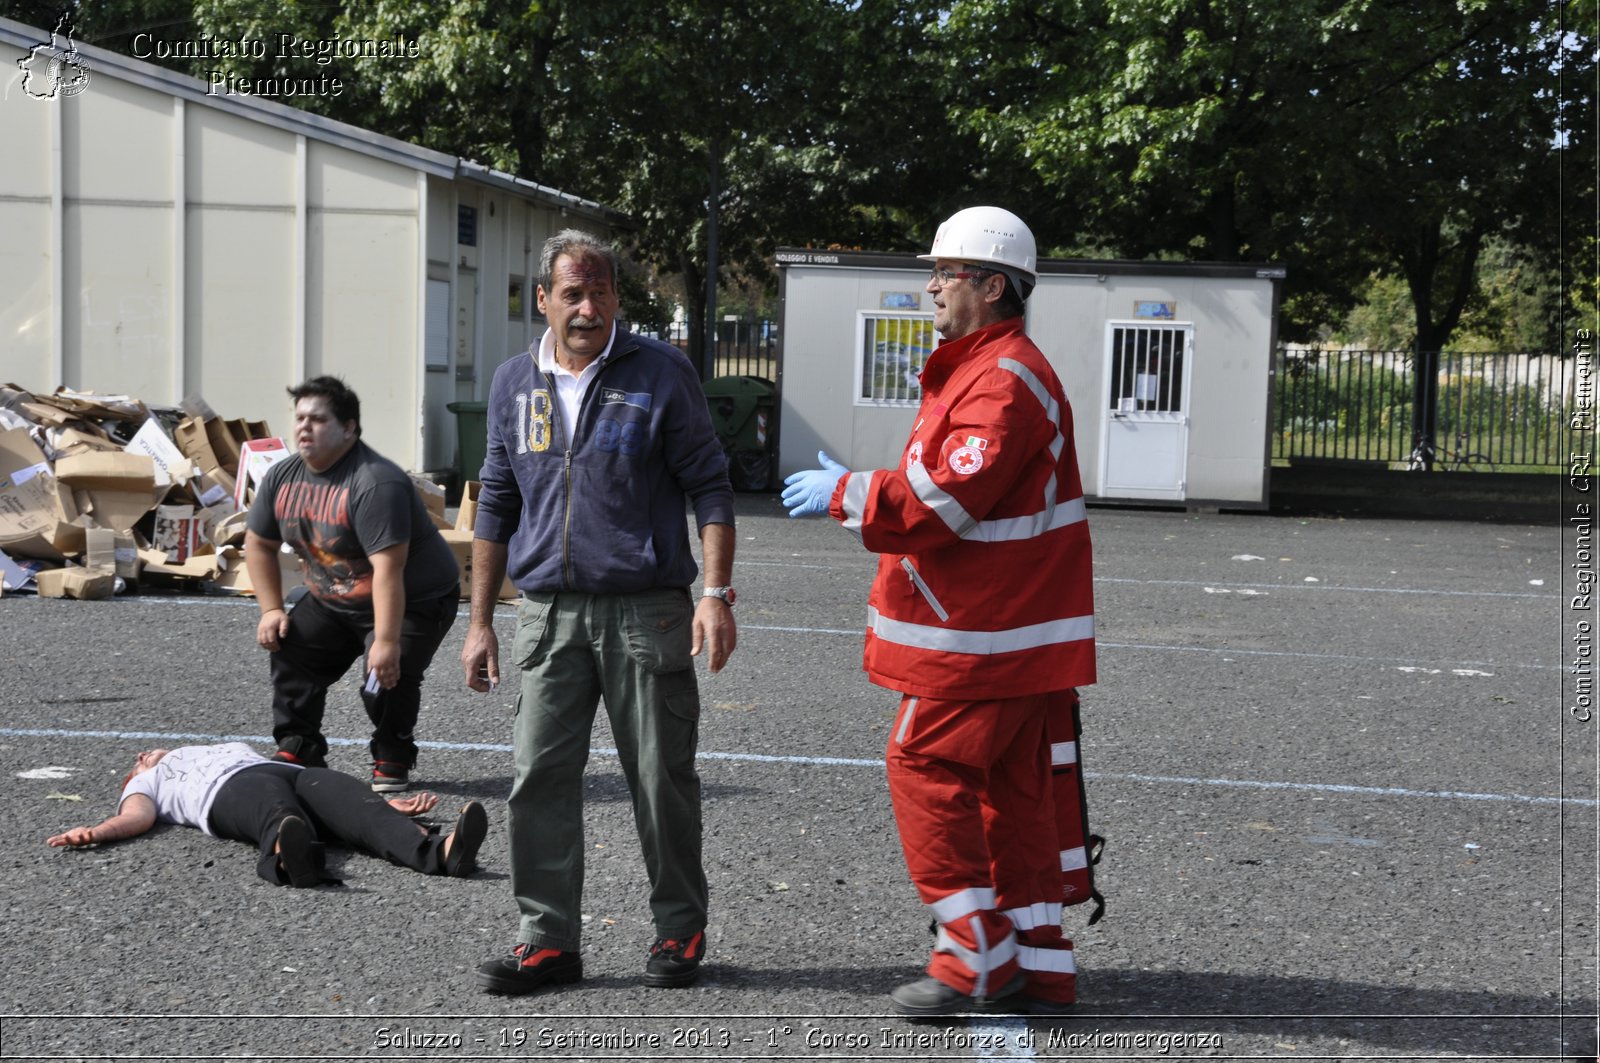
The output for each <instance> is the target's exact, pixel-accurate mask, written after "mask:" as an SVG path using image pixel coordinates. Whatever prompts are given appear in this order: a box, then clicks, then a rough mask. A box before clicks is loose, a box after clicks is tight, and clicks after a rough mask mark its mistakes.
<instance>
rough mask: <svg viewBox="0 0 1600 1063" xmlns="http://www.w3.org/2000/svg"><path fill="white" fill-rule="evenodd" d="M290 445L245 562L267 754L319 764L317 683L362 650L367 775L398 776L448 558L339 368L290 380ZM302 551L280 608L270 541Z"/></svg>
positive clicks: (446, 588)
mask: <svg viewBox="0 0 1600 1063" xmlns="http://www.w3.org/2000/svg"><path fill="white" fill-rule="evenodd" d="M289 395H290V396H291V397H292V398H293V399H294V400H295V406H294V443H295V451H296V453H295V455H294V456H292V457H290V458H287V459H285V460H283V461H280V462H278V463H277V464H276V465H274V466H272V468H271V469H269V470H267V473H266V475H265V476H264V477H262V481H261V484H260V486H259V488H258V489H257V491H256V496H255V500H254V501H253V502H252V503H251V504H250V517H249V523H248V525H247V531H246V533H245V565H246V567H247V568H248V569H249V572H250V581H251V582H252V583H253V584H254V585H255V591H256V602H257V604H259V605H260V607H261V620H260V622H259V623H258V624H257V625H256V642H257V644H258V645H260V646H261V647H262V648H263V649H265V650H267V651H268V652H270V653H271V655H272V714H273V727H272V736H273V738H274V739H276V740H277V743H278V752H277V753H276V754H275V757H276V759H279V760H284V761H287V762H289V763H291V764H303V765H306V766H308V767H322V766H324V764H325V758H326V756H327V752H328V741H327V739H326V738H324V737H323V734H322V713H323V709H324V707H325V705H326V701H327V691H328V687H330V686H332V685H333V684H334V683H335V682H336V681H338V679H339V677H340V676H342V675H344V673H345V671H346V670H347V669H349V667H350V665H351V663H352V662H354V661H356V660H359V659H361V658H362V657H363V656H364V657H365V659H366V666H365V668H363V669H362V674H363V677H364V682H363V685H362V691H361V700H362V702H363V703H364V704H365V705H366V707H367V715H368V716H370V717H371V718H372V727H373V730H372V742H371V744H370V747H369V748H370V749H371V751H372V761H373V765H372V788H373V789H374V790H378V791H395V790H404V789H405V788H406V786H407V785H408V784H409V782H410V778H411V769H412V768H413V767H414V766H415V765H416V762H417V744H416V741H415V740H414V738H413V735H412V732H413V731H414V730H415V728H416V725H417V712H418V709H419V708H420V707H421V704H422V677H423V675H424V673H426V672H427V669H428V664H429V663H430V662H431V661H432V660H433V655H434V653H435V652H436V651H437V650H438V648H439V643H441V642H443V641H444V636H445V633H446V632H448V631H449V630H450V625H451V624H452V623H454V622H455V618H456V609H457V603H458V602H459V598H460V585H461V583H460V579H461V576H460V568H459V567H458V566H457V564H456V560H455V555H454V554H453V553H451V551H450V547H449V546H448V545H447V544H446V543H445V541H444V539H443V538H441V537H440V535H439V530H438V529H437V528H435V527H434V525H433V521H432V519H431V518H430V517H429V516H428V510H427V507H426V506H425V505H424V504H423V501H422V498H421V496H420V495H418V494H417V491H416V488H415V487H413V486H412V483H411V479H410V478H409V477H408V476H407V475H406V474H405V473H404V472H402V471H401V469H400V467H399V466H398V465H396V464H395V463H394V462H392V461H390V460H389V459H388V458H385V457H383V456H381V455H380V454H378V453H377V452H376V451H375V450H373V449H372V448H371V447H369V446H367V445H366V444H365V443H363V442H361V400H360V399H358V398H357V397H356V394H355V392H353V391H351V390H350V389H349V387H347V386H346V385H345V383H344V381H342V380H340V379H339V378H338V377H331V376H319V377H315V378H313V379H311V380H307V381H306V382H305V383H303V384H300V385H299V386H298V387H293V388H290V389H289ZM283 543H288V544H289V546H290V547H292V548H293V549H294V552H295V553H296V554H298V555H299V556H300V559H301V560H302V561H303V562H304V563H305V580H306V588H307V589H308V590H309V591H310V592H311V593H310V594H308V595H307V596H306V597H305V598H303V599H301V601H300V603H299V604H298V605H296V606H295V609H294V612H293V613H285V612H284V609H283V581H282V579H281V578H280V576H279V571H278V558H277V552H278V549H279V547H280V545H281V544H283Z"/></svg>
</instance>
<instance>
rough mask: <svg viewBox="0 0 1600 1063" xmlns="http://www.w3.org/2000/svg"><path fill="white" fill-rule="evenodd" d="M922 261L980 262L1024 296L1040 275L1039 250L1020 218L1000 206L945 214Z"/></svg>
mask: <svg viewBox="0 0 1600 1063" xmlns="http://www.w3.org/2000/svg"><path fill="white" fill-rule="evenodd" d="M917 257H918V258H920V259H921V260H922V261H924V262H934V261H937V260H938V259H941V258H953V259H959V260H961V261H962V262H976V263H983V264H985V265H988V266H990V267H992V268H994V269H997V270H999V271H1000V272H1002V273H1004V274H1005V275H1006V276H1007V277H1009V278H1011V282H1012V284H1013V285H1015V286H1016V288H1017V294H1018V295H1020V296H1022V297H1023V298H1024V299H1026V298H1027V297H1028V293H1029V292H1031V291H1032V290H1033V286H1034V284H1035V283H1037V282H1038V279H1039V263H1038V250H1037V248H1036V246H1035V245H1034V242H1033V233H1032V231H1030V230H1029V229H1028V226H1027V225H1026V224H1025V223H1024V222H1023V220H1022V219H1021V218H1019V217H1017V216H1016V215H1015V214H1013V213H1011V212H1010V211H1009V210H1006V209H1005V208H1003V207H968V208H967V209H965V210H958V211H956V212H955V213H954V214H952V215H950V217H948V218H946V219H945V221H944V224H943V225H941V226H939V231H938V232H937V233H935V234H934V236H933V250H931V251H929V252H928V253H927V254H925V255H918V256H917Z"/></svg>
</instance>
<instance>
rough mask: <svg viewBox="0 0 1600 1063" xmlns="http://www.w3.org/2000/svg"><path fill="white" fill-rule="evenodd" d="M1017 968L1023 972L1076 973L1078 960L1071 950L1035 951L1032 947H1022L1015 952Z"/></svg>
mask: <svg viewBox="0 0 1600 1063" xmlns="http://www.w3.org/2000/svg"><path fill="white" fill-rule="evenodd" d="M1017 966H1019V967H1021V968H1022V969H1023V970H1024V971H1054V972H1056V973H1057V974H1077V973H1078V960H1077V957H1076V956H1075V955H1074V954H1073V951H1072V950H1071V949H1036V948H1034V947H1033V946H1032V945H1023V946H1022V947H1021V948H1019V949H1018V950H1017Z"/></svg>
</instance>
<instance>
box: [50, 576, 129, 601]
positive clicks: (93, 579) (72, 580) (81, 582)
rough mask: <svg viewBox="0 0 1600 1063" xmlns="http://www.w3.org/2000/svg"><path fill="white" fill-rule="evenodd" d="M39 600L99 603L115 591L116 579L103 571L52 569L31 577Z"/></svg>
mask: <svg viewBox="0 0 1600 1063" xmlns="http://www.w3.org/2000/svg"><path fill="white" fill-rule="evenodd" d="M33 582H34V584H35V585H36V586H37V587H38V588H39V597H41V598H77V599H79V600H81V601H86V602H93V601H101V600H103V599H106V598H109V597H111V595H112V594H113V593H114V592H115V591H116V587H117V577H116V575H115V574H114V573H112V572H108V571H105V570H103V569H88V568H52V569H48V570H46V571H44V572H41V573H39V574H38V575H36V576H34V577H33Z"/></svg>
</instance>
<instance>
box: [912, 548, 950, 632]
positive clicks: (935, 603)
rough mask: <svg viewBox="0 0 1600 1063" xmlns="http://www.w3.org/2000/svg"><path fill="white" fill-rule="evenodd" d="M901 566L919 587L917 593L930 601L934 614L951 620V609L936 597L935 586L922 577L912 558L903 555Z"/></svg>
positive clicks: (929, 606)
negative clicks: (931, 585)
mask: <svg viewBox="0 0 1600 1063" xmlns="http://www.w3.org/2000/svg"><path fill="white" fill-rule="evenodd" d="M900 567H901V568H903V569H905V570H906V575H908V576H910V577H911V582H912V584H913V585H914V586H915V587H916V588H917V593H919V594H921V595H922V600H923V601H925V602H927V603H928V608H930V609H932V610H933V615H934V616H936V617H938V618H939V619H940V620H949V619H950V613H949V611H948V610H946V609H945V607H944V606H943V605H941V604H940V603H939V599H938V598H935V597H934V595H933V588H932V587H929V586H928V583H927V581H926V580H924V579H923V578H922V573H920V572H918V571H917V566H916V565H913V564H912V563H911V559H910V558H909V557H902V558H901V559H900Z"/></svg>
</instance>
